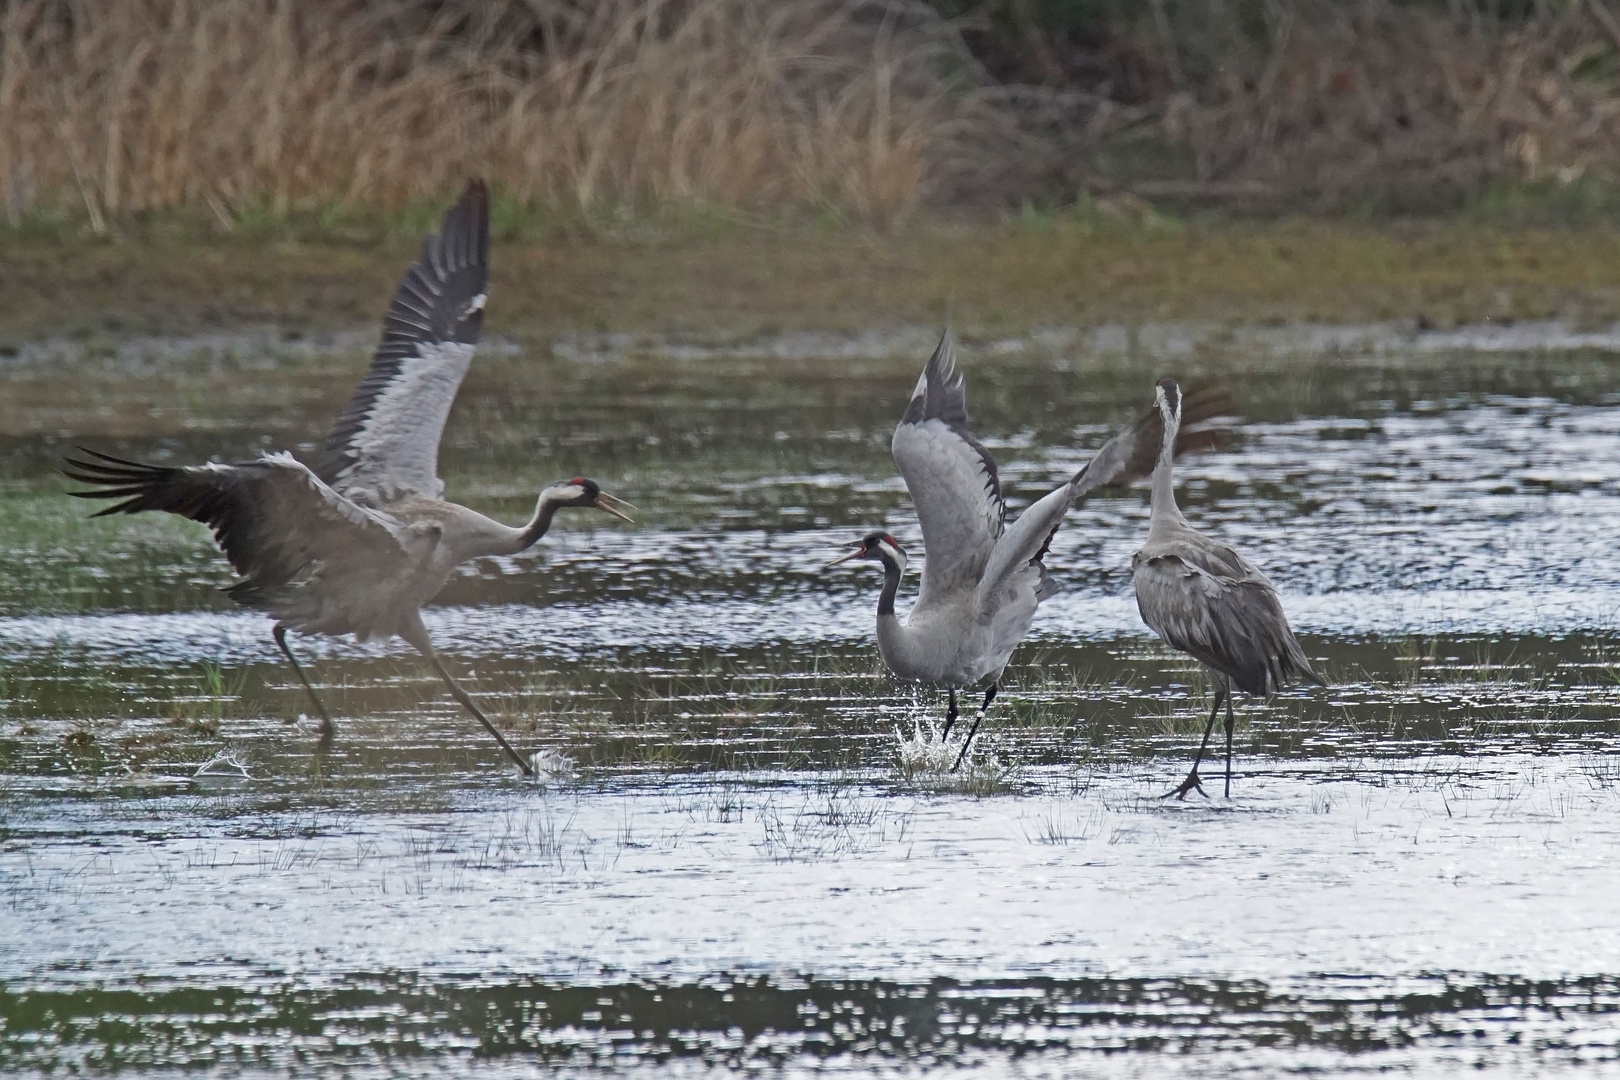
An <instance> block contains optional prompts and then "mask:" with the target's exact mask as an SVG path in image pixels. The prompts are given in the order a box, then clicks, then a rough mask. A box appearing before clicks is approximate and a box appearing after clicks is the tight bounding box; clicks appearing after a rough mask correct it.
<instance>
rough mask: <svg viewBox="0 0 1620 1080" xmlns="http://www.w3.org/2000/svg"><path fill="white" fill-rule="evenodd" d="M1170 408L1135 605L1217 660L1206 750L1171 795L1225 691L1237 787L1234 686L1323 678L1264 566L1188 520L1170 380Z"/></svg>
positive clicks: (1205, 660)
mask: <svg viewBox="0 0 1620 1080" xmlns="http://www.w3.org/2000/svg"><path fill="white" fill-rule="evenodd" d="M1158 395H1159V401H1158V408H1159V411H1160V412H1161V413H1163V414H1164V427H1163V433H1162V435H1161V436H1160V438H1161V449H1160V453H1159V460H1158V463H1157V465H1156V466H1155V467H1154V471H1153V509H1152V513H1151V516H1150V519H1149V525H1148V535H1147V540H1146V542H1145V543H1143V545H1142V546H1141V548H1139V549H1138V550H1137V551H1136V553H1135V554H1134V555H1133V556H1132V557H1131V576H1132V577H1133V579H1134V580H1135V585H1136V606H1137V610H1138V611H1139V612H1140V613H1141V615H1142V621H1143V622H1145V623H1146V624H1147V625H1148V628H1149V629H1151V630H1152V631H1153V632H1154V633H1155V634H1157V635H1159V637H1160V638H1161V639H1162V640H1163V641H1164V642H1165V644H1167V645H1169V646H1170V647H1171V648H1174V649H1179V650H1180V651H1181V652H1184V653H1187V654H1188V655H1189V656H1192V657H1193V658H1194V659H1196V660H1198V661H1200V662H1201V663H1202V664H1203V665H1204V666H1205V667H1206V668H1208V669H1209V671H1210V672H1211V674H1212V676H1213V681H1214V683H1215V686H1216V696H1215V706H1214V709H1213V710H1212V711H1211V712H1210V720H1209V725H1208V726H1207V727H1206V728H1205V730H1204V741H1203V744H1202V745H1201V746H1200V747H1199V751H1198V758H1197V759H1195V760H1194V762H1193V768H1192V772H1191V773H1189V774H1188V779H1187V782H1186V783H1184V784H1183V785H1182V786H1181V787H1180V788H1178V789H1176V791H1175V792H1172V794H1179V795H1181V796H1183V797H1185V796H1186V794H1187V792H1188V791H1190V790H1194V789H1197V790H1199V791H1202V788H1201V787H1200V786H1199V785H1198V783H1197V779H1198V762H1199V761H1201V760H1202V759H1203V754H1204V749H1205V748H1206V747H1207V746H1208V744H1209V735H1210V732H1211V731H1212V730H1213V728H1214V724H1215V717H1216V714H1217V713H1218V712H1219V710H1220V708H1221V703H1222V701H1223V699H1224V700H1225V701H1226V704H1227V722H1226V740H1227V781H1226V783H1227V794H1231V772H1232V765H1231V756H1232V724H1233V720H1232V709H1231V694H1232V691H1233V690H1234V689H1236V690H1242V691H1243V692H1244V693H1247V694H1252V695H1256V696H1260V697H1269V696H1270V695H1271V694H1273V693H1275V692H1276V691H1278V690H1280V689H1282V688H1284V687H1286V686H1289V685H1292V684H1294V683H1298V682H1301V681H1308V682H1314V683H1318V684H1320V683H1321V682H1322V680H1321V679H1320V678H1319V677H1318V676H1317V674H1316V672H1315V671H1313V670H1311V664H1310V660H1309V659H1308V658H1307V657H1306V656H1305V651H1304V650H1303V649H1301V648H1300V645H1299V641H1298V640H1297V639H1296V638H1295V637H1294V631H1293V629H1292V628H1291V627H1290V626H1289V625H1288V616H1287V615H1286V614H1284V612H1283V608H1282V601H1281V599H1279V597H1278V596H1277V589H1276V587H1275V586H1273V585H1272V583H1271V581H1270V579H1269V578H1267V577H1266V575H1265V574H1263V573H1261V571H1260V568H1259V567H1257V566H1255V565H1254V563H1252V562H1250V561H1249V560H1248V559H1246V558H1244V557H1243V556H1242V555H1240V554H1239V553H1238V552H1236V551H1234V550H1233V549H1232V548H1230V547H1228V546H1227V545H1225V544H1222V543H1219V542H1217V541H1215V540H1211V539H1210V538H1209V537H1207V536H1205V535H1204V534H1203V533H1200V532H1199V531H1198V530H1196V529H1194V528H1193V527H1192V526H1191V525H1189V524H1188V523H1187V519H1186V518H1185V517H1183V516H1182V514H1181V509H1180V507H1178V506H1177V505H1176V495H1175V481H1174V476H1173V472H1174V454H1173V453H1172V452H1171V449H1170V443H1171V442H1172V441H1173V440H1174V439H1175V437H1176V433H1177V429H1178V428H1179V426H1180V423H1181V408H1182V406H1181V401H1182V399H1181V394H1180V390H1179V388H1178V387H1176V385H1175V384H1174V383H1173V382H1171V381H1170V380H1168V379H1166V380H1162V381H1161V382H1160V384H1159V389H1158Z"/></svg>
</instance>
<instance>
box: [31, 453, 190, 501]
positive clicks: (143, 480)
mask: <svg viewBox="0 0 1620 1080" xmlns="http://www.w3.org/2000/svg"><path fill="white" fill-rule="evenodd" d="M75 449H76V450H77V451H78V453H79V454H81V455H83V456H82V457H78V458H67V459H66V460H65V461H64V462H63V463H62V475H64V476H66V477H67V478H68V479H69V480H74V481H77V482H78V483H81V484H94V485H96V487H97V490H95V491H70V492H68V494H69V495H72V496H73V497H74V498H76V499H123V500H124V501H123V502H120V503H115V504H113V505H112V506H109V507H107V508H105V509H103V510H99V511H97V512H96V513H95V514H94V515H92V516H93V517H106V516H107V515H108V514H138V513H140V512H141V511H143V510H167V511H169V512H171V513H176V514H183V515H185V516H186V517H191V516H193V514H192V513H191V512H190V511H189V510H188V509H187V508H185V507H183V506H181V505H179V504H178V503H177V502H176V501H175V499H174V498H173V496H174V493H175V483H174V481H175V479H176V477H177V476H178V474H179V472H180V470H178V469H174V468H169V467H167V466H163V465H147V464H145V463H143V462H139V461H129V460H127V459H126V458H118V457H113V456H112V455H111V454H102V453H98V452H97V451H95V450H90V449H87V448H86V447H83V446H80V447H75Z"/></svg>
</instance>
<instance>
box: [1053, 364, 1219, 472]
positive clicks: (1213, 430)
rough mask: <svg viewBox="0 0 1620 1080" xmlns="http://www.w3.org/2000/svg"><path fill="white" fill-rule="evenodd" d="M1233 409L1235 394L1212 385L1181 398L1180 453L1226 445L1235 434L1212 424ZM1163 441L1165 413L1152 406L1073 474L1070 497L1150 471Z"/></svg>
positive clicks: (1178, 435)
mask: <svg viewBox="0 0 1620 1080" xmlns="http://www.w3.org/2000/svg"><path fill="white" fill-rule="evenodd" d="M1231 411H1232V395H1231V394H1230V393H1228V392H1227V391H1226V390H1223V389H1221V388H1219V387H1213V386H1208V387H1204V388H1203V389H1202V390H1197V391H1195V392H1193V393H1191V394H1188V395H1186V396H1185V397H1183V398H1182V399H1181V430H1180V431H1179V432H1178V433H1177V435H1176V456H1177V457H1181V456H1182V455H1183V454H1198V453H1202V452H1204V451H1205V450H1214V449H1218V448H1220V447H1222V446H1224V445H1226V444H1227V443H1228V442H1229V441H1230V439H1231V433H1230V432H1229V431H1227V429H1225V428H1221V427H1210V426H1208V424H1209V421H1211V420H1214V419H1216V418H1217V417H1221V416H1226V415H1228V414H1229V413H1230V412H1231ZM1163 441H1164V418H1163V417H1161V416H1160V415H1159V410H1158V409H1149V410H1148V411H1147V412H1146V413H1145V414H1144V415H1143V416H1142V418H1141V419H1140V420H1138V421H1137V422H1136V423H1134V424H1132V425H1131V426H1130V427H1128V428H1125V429H1124V430H1123V431H1121V432H1119V434H1117V435H1115V436H1114V437H1113V438H1112V439H1109V440H1108V441H1107V442H1106V443H1104V444H1103V446H1102V449H1100V450H1098V451H1097V452H1096V453H1095V454H1093V455H1092V458H1091V460H1090V461H1088V462H1086V465H1085V468H1083V469H1081V470H1080V471H1079V472H1077V473H1075V475H1074V480H1073V486H1074V489H1075V490H1074V494H1073V495H1072V496H1071V498H1075V499H1078V498H1080V496H1082V495H1086V494H1088V493H1090V492H1092V491H1095V490H1096V489H1097V488H1100V487H1125V486H1127V485H1129V484H1133V483H1135V482H1136V481H1138V480H1141V479H1143V478H1144V477H1147V476H1149V475H1151V474H1152V472H1153V466H1154V465H1155V464H1156V463H1157V462H1158V460H1159V445H1160V443H1162V442H1163Z"/></svg>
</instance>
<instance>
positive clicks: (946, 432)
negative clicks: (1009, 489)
mask: <svg viewBox="0 0 1620 1080" xmlns="http://www.w3.org/2000/svg"><path fill="white" fill-rule="evenodd" d="M890 445H891V449H892V450H893V452H894V461H895V464H896V465H898V466H900V475H901V476H902V477H904V478H905V481H906V490H908V491H910V492H911V501H912V503H913V504H914V505H915V506H916V507H917V519H918V522H919V523H920V524H921V525H922V533H923V546H924V547H925V548H926V549H927V552H926V554H927V556H928V560H927V562H926V563H925V564H924V567H923V582H922V594H921V596H919V598H918V603H919V604H926V603H927V602H929V600H930V598H931V597H932V598H937V597H939V596H942V595H945V593H946V592H948V591H949V590H950V589H951V588H952V587H954V586H955V585H957V584H960V583H961V582H963V581H971V582H973V583H974V584H977V581H978V575H979V573H980V571H981V570H982V569H983V567H984V564H985V560H987V559H988V558H989V556H990V550H991V548H992V547H993V546H994V544H995V542H996V538H997V537H999V536H1000V535H1001V530H1002V524H1003V522H1004V521H1005V519H1006V514H1007V508H1006V506H1005V504H1004V503H1003V502H1002V501H1001V485H1000V482H999V480H998V479H997V477H996V462H995V459H994V458H992V457H991V456H990V451H988V450H986V449H985V448H984V445H983V444H982V443H980V442H979V440H978V439H976V438H975V437H974V435H973V431H972V429H971V428H969V427H968V415H967V391H966V390H965V388H964V387H963V384H962V376H961V375H960V374H958V372H957V370H956V356H955V348H954V345H953V343H952V341H951V332H950V331H949V330H947V331H945V334H944V336H943V337H941V338H940V340H939V347H938V348H937V349H935V350H934V355H933V356H932V357H930V358H929V360H928V366H927V367H925V368H924V369H923V373H922V375H921V376H920V377H919V378H918V379H917V388H916V389H915V390H913V391H912V394H911V401H910V403H909V404H907V405H906V411H905V413H904V415H902V416H901V417H900V424H899V426H898V427H896V428H895V429H894V441H893V442H892V443H891V444H890ZM941 590H945V592H941Z"/></svg>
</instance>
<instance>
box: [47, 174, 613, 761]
mask: <svg viewBox="0 0 1620 1080" xmlns="http://www.w3.org/2000/svg"><path fill="white" fill-rule="evenodd" d="M488 282H489V193H488V192H487V191H486V189H485V187H484V185H483V183H482V182H479V181H474V182H472V183H469V184H468V185H467V187H466V190H465V191H464V192H463V193H462V195H461V198H460V199H459V200H458V201H457V202H456V204H455V206H453V207H451V208H450V210H448V211H447V212H446V213H445V215H444V220H443V222H442V223H441V225H440V228H439V233H438V235H436V236H429V237H427V239H426V240H424V241H423V243H422V257H421V258H420V259H418V260H417V261H416V262H415V263H414V264H413V265H412V266H411V267H410V268H409V269H408V270H406V271H405V276H404V278H403V279H402V280H401V281H400V283H399V288H398V290H397V291H396V292H395V293H394V299H393V302H392V303H391V304H390V305H389V307H388V311H387V314H386V315H385V316H384V317H383V332H382V342H381V344H380V345H379V346H378V348H377V353H376V356H375V357H374V358H373V359H372V361H371V367H370V368H369V369H368V370H367V371H366V375H365V377H364V378H363V379H362V380H361V381H360V386H359V388H358V389H357V390H356V391H355V393H354V396H353V397H352V398H351V399H350V401H349V404H348V407H347V408H345V409H344V410H343V414H342V415H341V416H340V417H339V418H338V422H337V426H336V427H335V428H334V429H333V431H332V434H331V436H330V437H329V438H328V439H327V441H326V447H325V450H324V452H323V453H322V454H321V455H320V456H319V459H318V460H317V461H316V462H315V464H314V465H313V466H310V465H305V464H304V463H302V462H300V461H298V460H296V459H295V458H294V457H293V456H292V455H291V454H289V453H285V452H282V453H267V454H261V455H260V456H259V457H257V458H254V459H252V460H249V461H239V462H231V463H219V462H211V463H209V464H207V465H189V466H161V465H148V464H143V463H141V462H137V461H127V460H125V459H123V458H117V457H113V456H111V455H108V454H102V453H97V452H96V451H94V450H87V449H85V448H83V447H80V448H79V453H80V455H81V456H80V457H78V458H70V459H68V460H67V461H66V463H65V465H64V468H63V470H62V471H63V472H64V473H65V474H66V475H67V476H68V477H69V478H70V479H73V480H77V481H79V482H80V483H85V484H93V485H96V490H93V491H75V492H71V494H73V495H76V496H79V497H81V498H91V499H121V500H122V501H121V502H118V503H116V504H114V505H112V506H110V507H108V508H106V509H105V510H102V511H100V512H99V513H98V514H97V515H96V516H97V517H101V516H103V515H106V514H119V513H122V514H135V513H139V512H141V511H143V510H164V511H167V512H168V513H171V514H179V515H180V516H182V517H187V518H190V519H191V520H193V521H200V522H202V523H204V524H206V525H207V526H209V528H211V529H212V530H213V533H214V539H215V541H216V542H217V543H218V544H219V546H220V548H221V549H222V550H223V551H224V552H225V556H226V558H228V559H229V560H230V562H231V565H232V566H233V567H234V568H235V569H236V572H237V573H238V574H239V575H241V578H242V580H241V581H239V582H237V583H236V584H235V585H233V586H231V587H230V588H229V589H227V590H226V592H227V593H228V595H229V596H230V597H231V598H232V599H233V600H235V601H236V602H237V603H239V604H242V605H244V606H246V607H251V608H257V609H259V610H261V611H265V612H268V613H269V614H270V615H272V616H274V617H275V619H276V624H275V626H274V628H273V629H272V630H271V633H272V635H273V636H274V638H275V641H276V645H277V647H279V648H280V649H281V652H282V653H283V655H285V656H286V657H287V660H288V661H289V662H290V663H291V664H292V667H293V671H294V672H296V673H297V675H298V680H299V681H300V682H301V683H303V684H304V689H305V690H307V691H308V692H309V697H310V700H311V701H313V702H314V703H315V709H316V711H317V712H318V713H319V714H320V718H321V719H320V728H319V730H320V735H321V742H322V745H328V744H330V742H331V738H332V733H333V730H334V729H333V724H332V716H331V714H330V713H329V712H327V709H326V706H325V704H323V703H322V701H321V698H320V695H319V694H317V693H316V692H315V687H314V686H313V685H311V684H310V681H309V679H308V677H307V676H306V675H305V674H304V669H303V668H302V667H301V666H300V665H299V663H298V658H297V657H295V656H294V655H293V653H292V650H291V649H290V648H288V647H287V631H288V630H296V631H298V632H299V633H302V634H327V635H331V636H338V635H342V634H353V635H354V636H355V637H356V638H357V639H358V640H361V641H368V640H379V639H387V638H391V637H394V636H398V637H402V638H404V639H405V640H406V641H407V642H409V643H410V644H411V645H413V646H415V648H416V650H417V651H418V652H420V653H421V654H422V655H423V656H424V657H426V658H427V660H428V663H430V664H431V665H432V666H433V670H434V671H436V672H438V674H439V677H440V678H441V679H443V680H444V683H445V685H446V686H447V687H449V689H450V693H451V695H453V696H454V697H455V699H456V700H457V701H459V702H461V704H462V705H464V706H466V708H467V710H468V711H469V712H471V713H472V714H473V716H475V717H477V718H478V722H479V723H481V724H483V725H484V727H485V728H486V729H487V730H488V731H489V733H490V734H491V735H493V736H494V737H495V741H496V742H498V743H500V744H501V748H502V749H504V750H505V751H506V752H507V754H509V755H510V756H511V758H512V760H513V761H514V762H516V763H517V766H518V768H520V769H521V770H523V773H524V775H526V776H532V775H533V774H534V770H533V768H532V767H531V766H530V765H529V763H528V762H527V761H525V760H524V759H523V757H522V756H521V755H519V754H518V752H517V751H516V750H514V749H513V748H512V745H511V744H510V743H508V742H507V741H506V738H505V737H504V736H503V735H502V734H501V733H500V731H499V730H497V729H496V727H495V725H494V724H493V723H492V722H491V721H490V719H489V717H488V716H486V715H485V714H484V711H483V710H482V709H480V708H479V707H478V705H477V703H476V702H474V701H473V699H472V697H471V696H469V695H468V694H467V692H466V691H465V690H463V689H462V688H461V685H460V684H459V683H457V682H456V680H455V678H454V677H453V676H452V675H451V674H450V672H449V670H448V669H447V668H446V667H445V666H444V662H443V661H442V660H441V659H440V658H439V655H438V653H437V652H435V651H434V648H433V642H432V640H431V639H430V638H429V637H428V632H427V629H426V627H424V626H423V625H422V614H421V608H422V605H423V604H425V603H427V602H428V601H429V600H431V599H432V598H433V597H434V595H435V594H437V593H438V591H439V590H440V588H442V587H443V585H444V583H445V582H446V581H448V580H449V578H450V575H451V573H452V572H453V571H454V570H455V568H456V567H457V566H459V565H461V564H462V563H464V562H466V561H467V560H469V559H476V558H479V557H481V556H486V555H512V554H515V553H517V552H520V551H523V550H525V549H526V548H528V547H530V546H532V545H533V544H534V543H535V542H536V541H537V540H539V539H540V538H541V537H542V536H544V535H545V534H546V530H547V529H549V528H550V527H551V519H552V517H553V516H554V515H555V514H556V513H557V511H558V510H560V509H563V508H564V507H573V506H581V507H595V508H596V509H598V510H603V511H606V512H607V513H609V514H612V515H614V516H615V517H619V518H623V519H624V520H626V521H629V520H631V518H630V517H629V516H628V515H626V514H625V513H623V512H622V511H621V510H620V509H619V507H626V508H629V509H632V510H633V509H634V507H631V506H630V505H629V504H628V503H624V502H621V501H620V500H618V499H615V498H614V497H613V496H611V495H609V494H607V493H606V492H604V491H603V490H602V489H601V488H600V487H599V486H598V485H597V483H596V482H595V481H594V480H589V479H586V478H585V477H582V476H581V477H575V478H574V479H572V480H566V481H561V482H558V483H554V484H551V485H549V486H548V487H546V488H545V489H543V490H542V491H541V492H540V498H539V501H538V502H537V503H536V505H535V508H534V516H533V517H532V518H530V519H529V521H528V523H527V524H526V525H523V526H520V527H518V528H512V527H511V526H508V525H503V524H501V523H500V522H498V521H494V520H492V519H490V518H487V517H485V516H484V515H483V514H480V513H477V512H476V511H473V510H469V509H468V508H467V507H465V506H459V505H457V504H456V503H453V502H447V501H445V500H444V499H443V498H442V496H443V494H444V483H443V481H441V480H440V479H439V478H438V455H439V439H440V436H441V435H442V434H443V432H444V423H445V419H446V418H447V417H448V416H449V414H450V406H451V403H452V402H454V401H455V397H456V391H457V390H458V389H459V388H460V386H461V380H462V377H463V376H464V375H466V373H467V365H468V364H469V363H470V362H471V360H472V357H473V351H474V350H475V349H476V348H477V345H478V333H479V330H480V329H481V328H482V327H483V322H484V299H485V295H486V290H487V286H488Z"/></svg>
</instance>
